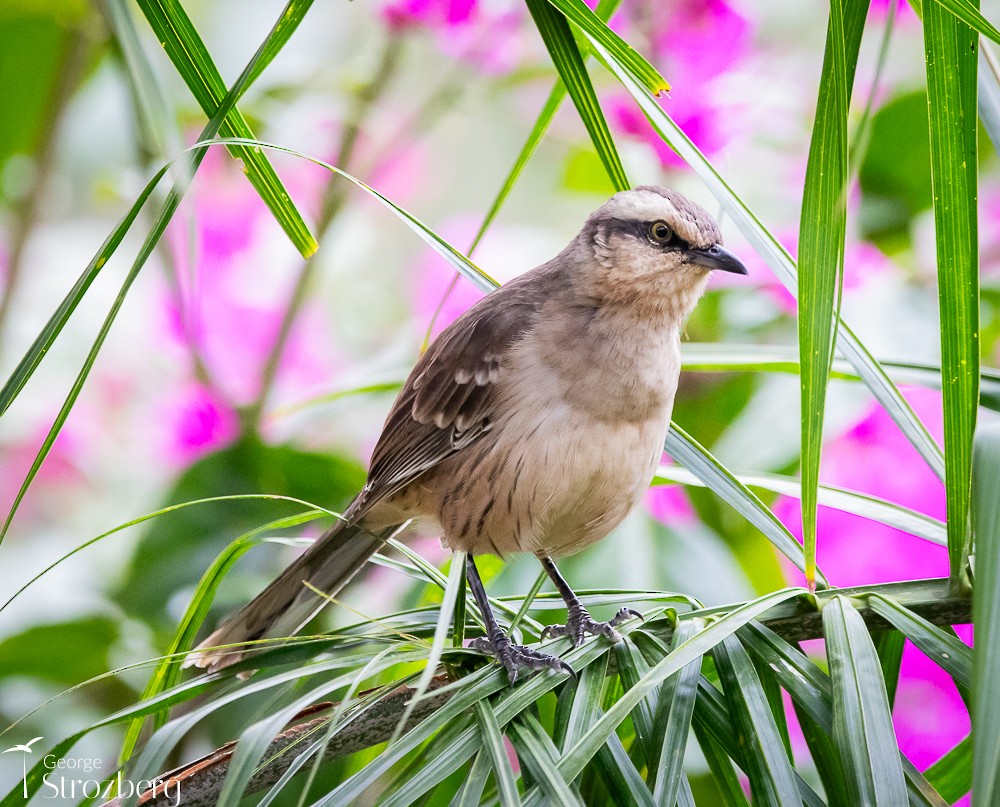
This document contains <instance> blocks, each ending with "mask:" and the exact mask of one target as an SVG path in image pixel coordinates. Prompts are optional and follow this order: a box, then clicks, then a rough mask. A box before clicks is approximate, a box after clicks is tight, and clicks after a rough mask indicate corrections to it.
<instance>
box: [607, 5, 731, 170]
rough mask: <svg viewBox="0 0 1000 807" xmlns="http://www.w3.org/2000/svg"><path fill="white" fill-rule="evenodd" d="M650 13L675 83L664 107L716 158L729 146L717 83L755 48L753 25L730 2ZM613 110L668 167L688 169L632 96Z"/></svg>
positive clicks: (664, 69) (656, 48) (657, 56)
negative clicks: (661, 137)
mask: <svg viewBox="0 0 1000 807" xmlns="http://www.w3.org/2000/svg"><path fill="white" fill-rule="evenodd" d="M645 11H646V12H647V13H648V14H649V16H650V17H651V25H652V27H653V31H652V35H651V38H652V44H653V52H654V62H655V63H656V64H657V66H658V67H659V68H660V72H661V73H663V75H665V76H666V77H667V79H668V80H669V81H670V83H671V85H672V89H671V91H670V96H669V98H668V99H666V100H663V101H661V103H662V104H663V106H664V108H665V109H666V110H667V112H668V113H669V114H670V116H671V117H672V118H673V119H674V120H675V121H676V122H677V124H678V125H679V126H680V127H681V129H683V130H684V132H685V134H687V136H688V137H689V138H691V140H692V141H693V142H694V143H695V145H696V146H698V148H699V149H701V151H703V152H704V153H705V154H707V155H712V154H715V153H716V152H718V151H719V150H720V149H721V148H722V147H723V146H724V145H725V144H726V140H727V137H726V133H725V127H724V126H723V125H722V122H723V118H724V117H725V115H726V114H727V110H726V109H725V108H723V105H722V103H721V100H720V99H719V98H717V97H716V96H715V94H714V93H713V86H712V83H713V80H714V79H716V78H718V77H719V76H721V75H722V74H723V73H725V72H726V71H727V70H729V69H730V68H732V67H733V66H734V65H736V64H737V63H738V62H739V60H741V59H742V58H743V56H744V54H745V53H746V51H747V49H748V48H749V42H750V23H749V21H748V20H747V18H746V17H744V16H743V15H742V14H740V13H739V12H737V11H736V10H735V9H734V8H733V7H732V6H731V5H730V4H729V3H728V2H726V0H684V1H683V2H681V3H679V4H671V5H669V6H667V5H664V4H651V5H650V6H648V7H647V8H646V9H645ZM721 43H725V44H724V46H720V44H721ZM609 106H610V108H611V115H610V117H611V119H612V121H613V122H614V124H615V125H616V126H617V128H618V129H619V130H620V131H621V132H623V133H624V134H626V135H630V136H632V137H634V138H636V139H639V140H643V141H644V142H646V143H648V144H649V145H650V146H652V148H653V149H654V150H655V151H656V154H657V156H658V157H659V158H660V162H661V163H662V164H663V165H664V166H670V167H679V166H681V165H683V161H682V160H681V159H680V158H679V157H678V156H677V155H676V154H674V152H673V151H672V150H671V149H670V148H669V147H668V146H667V145H666V144H665V143H663V141H662V140H661V139H660V137H659V136H658V135H657V134H656V132H655V131H653V129H652V127H651V126H650V125H649V123H648V122H647V121H646V119H645V116H644V115H643V114H642V113H641V112H640V111H639V110H638V109H637V108H636V106H635V102H634V101H633V100H632V99H631V98H630V97H628V96H624V95H620V96H618V97H617V98H615V99H613V100H612V101H611V102H610V104H609Z"/></svg>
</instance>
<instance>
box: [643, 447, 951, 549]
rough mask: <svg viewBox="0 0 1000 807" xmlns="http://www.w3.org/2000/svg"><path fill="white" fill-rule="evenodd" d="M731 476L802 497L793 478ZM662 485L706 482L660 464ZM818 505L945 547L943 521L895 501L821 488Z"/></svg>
mask: <svg viewBox="0 0 1000 807" xmlns="http://www.w3.org/2000/svg"><path fill="white" fill-rule="evenodd" d="M732 474H733V476H734V477H735V478H736V479H737V480H738V481H739V482H740V483H741V484H743V485H745V486H747V487H749V488H762V489H763V490H769V491H771V492H772V493H780V494H781V495H783V496H794V497H795V498H799V497H800V496H801V495H802V484H801V482H800V480H798V479H797V478H795V477H792V476H781V475H779V474H744V473H740V472H738V471H733V472H732ZM665 482H677V483H680V484H682V485H695V486H698V487H705V483H704V482H703V481H702V480H701V479H698V478H697V477H696V476H695V475H694V474H692V473H691V472H690V471H688V470H687V469H686V468H679V467H677V466H672V465H661V466H660V467H659V468H657V469H656V476H654V477H653V484H654V485H659V484H663V483H665ZM819 503H820V505H822V506H823V507H832V508H834V509H835V510H840V511H841V512H844V513H853V514H854V515H856V516H861V517H862V518H867V519H870V520H871V521H877V522H879V523H880V524H885V525H887V526H890V527H895V528H896V529H897V530H903V531H904V532H908V533H910V534H911V535H916V536H917V537H919V538H923V539H924V540H925V541H930V542H931V543H934V544H938V545H939V546H947V545H948V533H947V528H946V527H945V524H944V522H943V521H938V519H936V518H931V517H930V516H925V515H924V514H923V513H918V512H917V511H916V510H910V509H909V508H907V507H903V506H902V505H898V504H895V503H894V502H890V501H886V500H885V499H879V498H878V497H876V496H869V495H868V494H867V493H858V492H857V491H855V490H846V489H844V488H837V487H833V486H829V485H820V487H819Z"/></svg>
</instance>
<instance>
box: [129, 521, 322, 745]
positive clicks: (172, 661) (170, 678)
mask: <svg viewBox="0 0 1000 807" xmlns="http://www.w3.org/2000/svg"><path fill="white" fill-rule="evenodd" d="M321 515H323V512H322V511H320V510H310V511H307V512H305V513H301V514H300V515H298V516H292V517H291V518H283V519H279V520H277V521H272V522H271V523H270V524H265V525H263V526H261V527H258V528H256V529H254V530H252V531H250V532H248V533H245V534H243V535H241V536H240V537H239V538H237V539H236V540H235V541H233V542H232V543H231V544H230V545H229V546H227V547H226V548H225V550H223V552H222V553H221V554H220V555H219V556H218V557H217V558H216V559H215V560H214V561H213V562H212V565H211V566H209V567H208V569H206V570H205V573H204V574H203V575H202V577H201V580H200V581H199V582H198V587H197V588H196V589H195V592H194V594H193V595H192V596H191V602H190V603H188V607H187V608H186V609H185V611H184V615H183V616H182V617H181V619H180V621H179V622H178V623H177V628H176V630H175V631H174V635H173V638H172V639H171V640H170V644H169V645H168V647H167V651H166V653H165V654H164V658H163V659H161V661H160V662H159V663H158V664H157V665H156V667H155V669H154V670H153V674H152V675H151V676H150V677H149V681H148V682H147V683H146V686H145V688H144V689H143V691H142V700H148V699H150V698H153V697H155V696H156V695H158V694H160V693H161V692H164V691H166V690H167V689H169V688H170V687H172V686H175V685H176V684H177V683H178V682H179V681H180V679H181V665H182V662H183V660H184V655H183V654H184V653H185V652H187V651H188V650H190V649H191V648H192V647H193V646H194V639H195V637H196V636H197V635H198V630H199V629H200V628H201V625H202V623H203V622H204V621H205V617H206V616H208V611H209V609H210V608H211V605H212V600H213V599H214V597H215V592H216V590H217V589H218V587H219V584H220V583H221V582H222V580H223V579H224V578H225V577H226V575H227V574H228V573H229V571H230V570H231V569H232V567H233V566H235V565H236V562H237V561H238V560H239V559H240V558H241V557H242V556H243V555H244V554H245V553H246V552H247V551H248V550H249V549H251V548H252V547H254V546H255V545H256V544H258V543H259V542H260V541H261V540H262V539H263V538H264V537H266V534H267V533H269V532H273V531H274V530H277V529H283V528H286V527H291V526H296V525H298V524H302V523H306V522H308V521H311V520H313V519H315V518H317V517H319V516H321ZM153 717H154V721H153V726H154V728H159V727H160V726H162V725H163V724H164V723H165V722H166V712H160V713H158V714H156V715H154V716H153ZM144 723H145V721H144V720H135V721H133V722H132V723H131V724H130V725H129V727H128V729H127V730H126V732H125V740H124V741H123V743H122V751H121V754H120V755H119V761H120V762H126V761H127V760H128V759H129V758H130V757H131V756H132V754H133V752H134V751H135V748H136V746H137V745H138V743H139V738H140V734H141V732H142V727H143V725H144ZM275 733H277V731H275Z"/></svg>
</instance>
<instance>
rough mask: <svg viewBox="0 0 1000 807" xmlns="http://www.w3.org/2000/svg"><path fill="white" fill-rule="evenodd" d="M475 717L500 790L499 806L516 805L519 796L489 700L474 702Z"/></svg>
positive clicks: (511, 806)
mask: <svg viewBox="0 0 1000 807" xmlns="http://www.w3.org/2000/svg"><path fill="white" fill-rule="evenodd" d="M476 718H477V719H478V720H479V732H480V736H481V737H482V744H483V752H484V753H485V754H486V755H487V759H489V760H490V764H491V767H492V768H493V778H494V780H495V781H496V783H497V789H498V790H499V791H500V805H501V807H518V805H520V803H521V796H520V794H519V793H518V792H517V782H516V781H515V780H514V771H513V770H511V767H510V760H509V759H508V758H507V748H506V747H505V746H504V743H503V735H502V734H501V733H500V726H499V725H498V724H497V719H496V717H495V716H494V715H493V710H492V709H491V708H490V704H489V701H487V700H481V701H479V703H477V704H476Z"/></svg>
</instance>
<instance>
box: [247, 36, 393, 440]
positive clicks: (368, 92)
mask: <svg viewBox="0 0 1000 807" xmlns="http://www.w3.org/2000/svg"><path fill="white" fill-rule="evenodd" d="M401 53H402V48H401V47H400V40H399V36H398V35H397V34H394V33H390V35H389V38H388V39H387V40H386V43H385V46H384V47H383V49H382V54H381V56H380V58H379V64H378V67H377V68H376V70H375V74H374V76H373V78H372V79H371V81H369V82H368V83H367V84H365V85H364V86H363V87H362V88H361V89H360V90H359V91H358V93H357V95H356V96H355V98H354V108H353V110H352V113H351V115H350V116H349V119H348V121H347V123H346V125H345V127H344V131H343V134H342V136H341V141H340V147H339V149H338V151H337V157H336V160H335V161H334V164H335V165H336V166H337V167H338V168H341V169H343V170H345V171H346V170H348V166H349V165H350V163H351V159H352V157H353V156H354V152H355V148H356V146H357V142H358V137H359V135H360V134H361V130H362V127H363V124H364V121H365V118H366V117H367V116H368V113H369V112H370V111H371V109H372V107H373V106H374V105H375V102H376V101H377V100H378V98H379V96H381V94H382V92H383V91H384V90H385V88H386V86H387V85H388V83H389V80H390V78H391V77H392V75H393V73H394V72H395V70H396V67H397V66H398V64H399V58H400V55H401ZM347 192H348V188H347V186H346V185H345V184H344V183H340V182H336V181H333V182H331V183H330V184H329V185H328V186H327V191H326V194H325V195H324V197H323V206H322V209H321V211H320V217H319V221H318V222H317V225H316V238H317V240H321V239H322V238H323V236H324V234H325V233H326V231H327V229H328V228H329V227H330V224H332V223H333V221H334V219H336V217H337V215H338V214H339V213H340V211H341V209H342V208H343V205H344V202H345V201H346V200H347ZM317 265H318V264H317V262H316V258H315V257H313V258H310V259H309V260H307V261H306V263H305V265H304V266H303V267H302V271H301V272H300V273H299V277H298V279H297V280H296V282H295V286H294V287H293V288H292V293H291V295H290V297H289V300H288V305H287V306H286V308H285V313H284V316H283V317H282V319H281V324H280V325H279V326H278V333H277V335H276V336H275V339H274V343H273V345H272V346H271V350H270V352H269V353H268V355H267V358H266V359H265V360H264V366H263V369H262V371H261V378H260V391H259V392H258V393H257V397H256V399H255V400H254V401H253V402H252V403H251V404H249V405H248V406H247V407H245V408H244V409H243V411H242V412H240V416H241V420H242V425H243V431H244V433H246V434H251V433H255V432H257V431H258V430H259V428H260V419H261V416H262V414H263V412H264V407H265V406H266V405H267V399H268V396H269V395H270V394H271V389H272V387H273V386H274V381H275V377H276V376H277V373H278V367H279V366H280V365H281V359H282V357H283V356H284V353H285V348H286V347H287V345H288V338H289V336H291V332H292V328H293V326H294V325H295V320H296V318H297V317H298V314H299V312H300V311H301V309H302V305H303V304H304V303H305V301H306V299H307V297H308V292H309V288H310V285H311V284H312V280H313V277H314V275H315V274H316V266H317Z"/></svg>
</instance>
